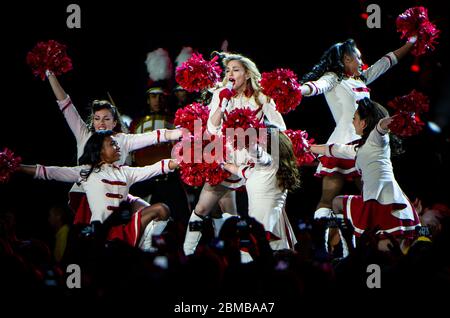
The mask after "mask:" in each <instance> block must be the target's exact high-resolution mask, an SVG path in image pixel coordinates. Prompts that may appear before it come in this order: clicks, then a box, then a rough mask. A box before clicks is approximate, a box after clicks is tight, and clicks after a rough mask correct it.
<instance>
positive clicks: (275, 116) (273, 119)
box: [208, 87, 286, 135]
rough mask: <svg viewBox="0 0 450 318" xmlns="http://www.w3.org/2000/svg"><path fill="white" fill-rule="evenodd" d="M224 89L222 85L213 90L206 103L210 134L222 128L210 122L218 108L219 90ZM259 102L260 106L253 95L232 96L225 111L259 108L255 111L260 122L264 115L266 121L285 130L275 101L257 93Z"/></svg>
mask: <svg viewBox="0 0 450 318" xmlns="http://www.w3.org/2000/svg"><path fill="white" fill-rule="evenodd" d="M223 89H225V88H224V87H221V88H219V89H217V90H215V91H214V93H213V97H212V99H211V102H210V103H209V105H208V108H209V109H210V112H209V118H208V131H209V132H210V133H211V134H216V135H220V134H221V130H222V125H219V126H215V125H214V124H213V123H212V122H211V117H212V115H214V113H215V112H216V110H217V108H220V105H219V103H220V98H219V94H220V92H221V91H222V90H223ZM258 98H259V102H260V104H261V105H262V106H261V107H260V106H258V104H257V103H256V101H255V98H254V97H253V95H252V96H251V97H250V98H248V97H245V96H244V95H243V94H242V95H240V96H235V97H232V98H231V99H230V100H229V101H228V104H227V108H226V110H227V112H228V113H230V112H231V111H233V110H234V109H237V108H246V107H247V108H250V109H251V110H257V109H259V112H258V113H257V116H258V118H259V119H260V121H261V122H262V121H263V120H264V116H265V117H266V118H267V121H268V122H269V123H271V124H273V125H275V126H276V127H278V128H279V129H280V130H281V131H284V130H286V124H285V123H284V119H283V117H282V116H281V114H280V113H279V112H278V111H277V110H276V108H275V102H274V101H273V100H272V99H271V98H269V97H267V96H266V95H264V94H262V93H261V94H259V97H258Z"/></svg>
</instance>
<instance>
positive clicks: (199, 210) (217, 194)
mask: <svg viewBox="0 0 450 318" xmlns="http://www.w3.org/2000/svg"><path fill="white" fill-rule="evenodd" d="M228 191H231V190H229V189H227V188H226V187H224V186H222V185H217V186H211V185H209V184H207V183H205V185H204V186H203V189H202V192H201V193H200V197H199V199H198V202H197V205H196V206H195V209H194V212H195V214H197V215H199V216H206V215H208V214H209V213H211V211H212V210H213V209H214V207H215V206H216V205H217V204H218V202H219V200H220V199H221V198H222V197H223V196H224V195H225V194H226V193H227V192H228ZM235 210H237V208H235Z"/></svg>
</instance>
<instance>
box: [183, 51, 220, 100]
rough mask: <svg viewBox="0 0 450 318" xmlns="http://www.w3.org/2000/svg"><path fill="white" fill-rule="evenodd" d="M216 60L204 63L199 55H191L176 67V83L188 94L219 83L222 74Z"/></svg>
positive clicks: (215, 58)
mask: <svg viewBox="0 0 450 318" xmlns="http://www.w3.org/2000/svg"><path fill="white" fill-rule="evenodd" d="M218 58H219V57H218V56H215V57H214V58H212V59H211V61H206V60H205V59H203V56H202V55H201V54H197V53H194V54H192V56H191V58H189V59H188V60H187V61H186V62H184V63H183V64H181V65H180V66H179V67H177V69H176V74H175V79H176V81H177V83H178V84H180V85H181V87H183V88H184V89H185V90H186V91H188V92H199V91H201V90H203V89H207V88H211V87H213V86H214V85H216V84H217V83H218V82H219V81H220V74H221V72H222V69H221V68H220V66H219V64H218V63H217V59H218Z"/></svg>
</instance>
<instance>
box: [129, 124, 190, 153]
mask: <svg viewBox="0 0 450 318" xmlns="http://www.w3.org/2000/svg"><path fill="white" fill-rule="evenodd" d="M182 134H183V133H182V130H181V129H171V130H170V129H157V130H154V131H151V132H148V133H144V134H124V149H125V150H126V151H134V150H137V149H141V148H144V147H148V146H151V145H154V144H158V143H161V142H167V141H177V140H180V138H181V137H182Z"/></svg>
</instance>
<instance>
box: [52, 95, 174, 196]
mask: <svg viewBox="0 0 450 318" xmlns="http://www.w3.org/2000/svg"><path fill="white" fill-rule="evenodd" d="M57 103H58V106H59V109H60V110H61V112H62V113H63V115H64V118H65V119H66V121H67V124H68V125H69V127H70V130H72V133H73V135H74V136H75V139H76V141H77V158H80V157H81V155H82V154H83V152H84V146H85V145H86V142H87V141H88V139H89V137H91V136H92V132H91V131H90V130H89V129H88V127H87V125H86V123H85V122H84V121H83V119H81V116H80V114H79V113H78V111H77V109H76V108H75V106H74V105H73V103H72V100H71V99H70V96H69V95H67V97H66V99H64V100H62V101H57ZM112 137H113V138H114V140H116V142H117V144H118V146H119V147H120V159H119V160H118V161H117V162H116V164H118V165H123V164H124V163H125V160H126V159H127V157H128V155H129V153H130V152H131V151H134V150H137V149H141V148H144V147H147V146H151V145H154V144H156V143H160V142H166V141H167V139H166V137H165V129H158V130H155V131H152V132H148V133H143V134H124V133H117V134H114V135H113V136H112ZM70 191H75V192H83V191H82V190H81V188H80V187H79V186H77V185H76V184H75V185H74V186H73V187H72V189H71V190H70Z"/></svg>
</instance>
